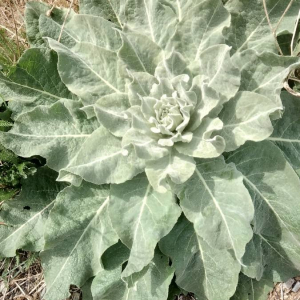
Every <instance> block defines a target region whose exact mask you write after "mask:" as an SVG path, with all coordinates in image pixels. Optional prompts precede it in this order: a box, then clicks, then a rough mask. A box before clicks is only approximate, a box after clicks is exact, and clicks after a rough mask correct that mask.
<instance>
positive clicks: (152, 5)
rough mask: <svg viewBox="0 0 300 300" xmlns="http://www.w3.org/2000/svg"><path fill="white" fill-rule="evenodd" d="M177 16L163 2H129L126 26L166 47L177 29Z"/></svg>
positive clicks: (158, 0)
mask: <svg viewBox="0 0 300 300" xmlns="http://www.w3.org/2000/svg"><path fill="white" fill-rule="evenodd" d="M176 21H177V19H176V14H175V13H174V11H173V10H172V8H171V7H170V6H169V5H166V3H164V1H161V0H127V1H126V24H128V26H129V27H130V28H131V29H133V30H136V31H139V32H142V33H143V34H145V35H147V36H149V38H150V39H151V40H152V41H153V42H154V43H156V44H157V45H159V46H161V47H164V46H165V45H166V43H167V42H168V40H169V39H170V37H171V36H172V35H173V33H174V31H175V28H176Z"/></svg>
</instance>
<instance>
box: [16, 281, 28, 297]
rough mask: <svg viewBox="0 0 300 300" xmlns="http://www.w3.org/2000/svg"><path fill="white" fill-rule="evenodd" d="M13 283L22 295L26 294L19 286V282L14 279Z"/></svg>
mask: <svg viewBox="0 0 300 300" xmlns="http://www.w3.org/2000/svg"><path fill="white" fill-rule="evenodd" d="M14 283H15V284H16V286H17V287H18V289H19V290H20V292H21V293H22V294H23V295H25V296H26V294H25V292H24V291H23V289H22V288H21V287H20V286H19V284H18V283H17V282H16V281H14Z"/></svg>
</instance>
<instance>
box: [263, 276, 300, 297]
mask: <svg viewBox="0 0 300 300" xmlns="http://www.w3.org/2000/svg"><path fill="white" fill-rule="evenodd" d="M294 280H295V281H294V283H293V284H292V286H291V287H288V288H287V287H286V286H285V285H284V284H283V283H277V284H276V285H275V287H274V289H273V291H272V292H271V293H270V294H269V298H268V300H300V289H299V290H298V291H296V292H294V291H293V288H295V289H296V290H297V286H298V287H299V285H300V277H295V278H294Z"/></svg>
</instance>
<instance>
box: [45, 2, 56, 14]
mask: <svg viewBox="0 0 300 300" xmlns="http://www.w3.org/2000/svg"><path fill="white" fill-rule="evenodd" d="M55 2H56V0H54V1H52V7H51V8H50V9H49V10H48V11H47V12H46V16H47V17H51V14H52V12H53V9H54V8H55Z"/></svg>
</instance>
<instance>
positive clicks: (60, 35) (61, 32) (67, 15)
mask: <svg viewBox="0 0 300 300" xmlns="http://www.w3.org/2000/svg"><path fill="white" fill-rule="evenodd" d="M73 3H74V0H72V1H71V4H70V7H69V10H68V12H67V14H66V17H65V19H64V23H63V24H62V27H61V31H60V34H59V37H58V40H57V41H58V42H60V40H61V37H62V34H63V31H64V28H65V25H66V22H67V19H68V17H69V14H70V12H71V9H72V6H73Z"/></svg>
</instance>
